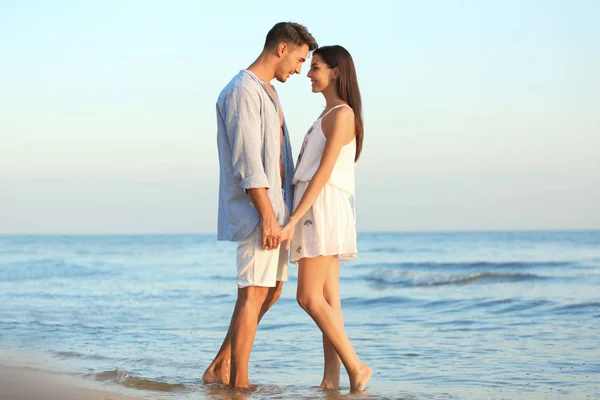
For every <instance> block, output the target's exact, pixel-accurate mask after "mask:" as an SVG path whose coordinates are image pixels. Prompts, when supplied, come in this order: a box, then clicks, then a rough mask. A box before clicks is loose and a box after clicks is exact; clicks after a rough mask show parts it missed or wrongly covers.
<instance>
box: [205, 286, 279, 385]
mask: <svg viewBox="0 0 600 400" xmlns="http://www.w3.org/2000/svg"><path fill="white" fill-rule="evenodd" d="M282 287H283V282H281V281H278V282H277V285H276V286H275V287H273V288H268V294H267V297H266V299H265V301H264V302H263V304H262V307H261V309H260V314H259V315H258V322H260V320H261V319H262V317H263V316H264V315H265V314H266V313H267V311H269V309H270V308H271V307H272V306H273V304H275V303H276V302H277V300H279V297H280V296H281V290H282ZM232 321H233V316H232ZM257 325H258V324H257ZM230 331H231V324H230V327H229V330H228V331H227V335H225V340H223V344H222V345H221V348H220V349H219V352H218V353H217V355H216V356H215V359H214V360H213V362H212V363H211V364H210V365H209V367H208V368H207V369H206V371H204V374H203V375H202V380H203V381H204V383H223V384H225V385H228V384H229V378H230V365H231V339H230V336H231V335H230Z"/></svg>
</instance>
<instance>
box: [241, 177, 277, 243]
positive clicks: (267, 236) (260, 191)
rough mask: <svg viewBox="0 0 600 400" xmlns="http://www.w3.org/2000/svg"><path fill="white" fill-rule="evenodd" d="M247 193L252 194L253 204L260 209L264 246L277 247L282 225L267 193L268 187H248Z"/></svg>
mask: <svg viewBox="0 0 600 400" xmlns="http://www.w3.org/2000/svg"><path fill="white" fill-rule="evenodd" d="M246 193H248V196H250V199H251V200H252V204H254V207H255V208H256V210H257V211H258V215H260V228H261V230H262V247H264V248H265V249H267V250H273V249H276V248H277V246H279V243H280V241H281V227H280V226H279V222H277V218H276V217H275V212H274V211H273V206H272V205H271V200H270V199H269V196H268V194H267V189H265V188H256V189H248V190H246Z"/></svg>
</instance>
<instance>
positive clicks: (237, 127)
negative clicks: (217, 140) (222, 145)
mask: <svg viewBox="0 0 600 400" xmlns="http://www.w3.org/2000/svg"><path fill="white" fill-rule="evenodd" d="M223 117H224V118H223V120H224V122H225V129H226V131H227V138H228V140H229V145H230V146H231V152H232V163H233V174H234V176H235V177H236V179H237V180H238V181H239V182H240V184H241V186H242V188H244V190H246V189H254V188H269V182H268V180H267V175H266V173H265V168H264V164H263V157H262V154H263V143H262V142H263V140H262V130H261V129H262V123H261V118H260V99H259V98H258V95H257V94H253V93H251V92H250V91H249V90H247V89H245V88H240V87H238V88H235V89H234V90H233V91H232V93H231V94H230V95H229V96H228V97H227V100H226V101H225V103H224V109H223Z"/></svg>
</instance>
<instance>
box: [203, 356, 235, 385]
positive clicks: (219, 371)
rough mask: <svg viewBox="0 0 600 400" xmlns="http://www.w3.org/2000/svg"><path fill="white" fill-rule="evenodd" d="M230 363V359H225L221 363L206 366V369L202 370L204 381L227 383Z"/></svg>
mask: <svg viewBox="0 0 600 400" xmlns="http://www.w3.org/2000/svg"><path fill="white" fill-rule="evenodd" d="M230 363H231V361H229V360H227V362H225V363H223V364H216V365H214V366H213V365H211V366H210V367H208V368H207V369H206V371H204V375H202V380H203V381H204V383H207V384H209V383H222V384H224V385H228V384H229V365H230Z"/></svg>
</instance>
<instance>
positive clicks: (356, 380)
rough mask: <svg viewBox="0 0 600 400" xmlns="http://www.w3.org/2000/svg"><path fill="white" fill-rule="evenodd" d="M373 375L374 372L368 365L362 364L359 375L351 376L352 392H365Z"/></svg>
mask: <svg viewBox="0 0 600 400" xmlns="http://www.w3.org/2000/svg"><path fill="white" fill-rule="evenodd" d="M372 375H373V370H372V369H371V368H369V366H368V365H367V364H361V366H360V368H359V369H358V373H357V374H356V375H354V376H350V392H363V391H364V390H365V387H367V383H369V380H370V379H371V376H372Z"/></svg>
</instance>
